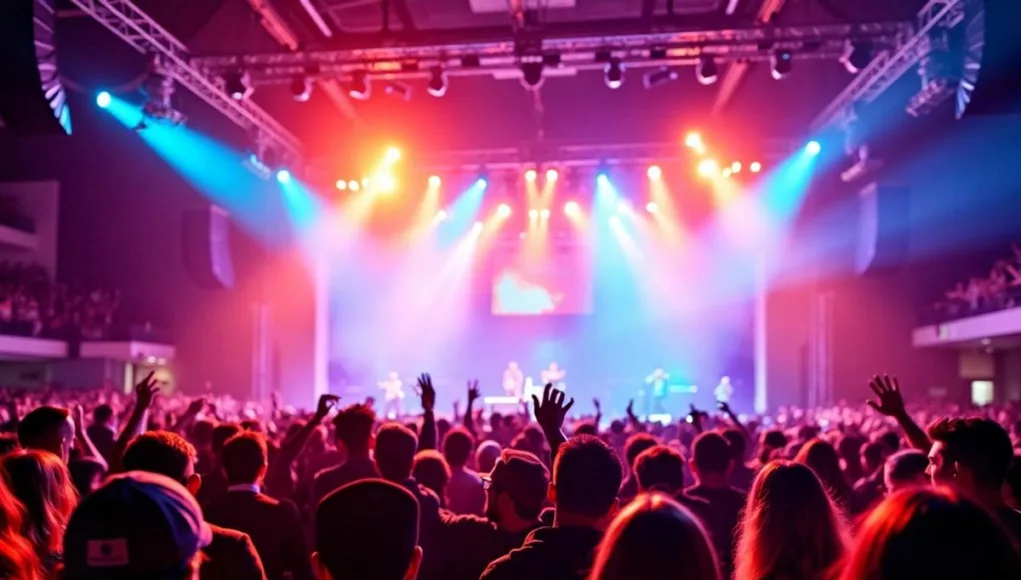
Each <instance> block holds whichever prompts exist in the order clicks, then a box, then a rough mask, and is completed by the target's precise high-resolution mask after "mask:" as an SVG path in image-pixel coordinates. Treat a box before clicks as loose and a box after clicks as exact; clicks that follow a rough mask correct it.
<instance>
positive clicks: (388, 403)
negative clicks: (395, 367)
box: [379, 372, 405, 419]
mask: <svg viewBox="0 0 1021 580" xmlns="http://www.w3.org/2000/svg"><path fill="white" fill-rule="evenodd" d="M379 388H380V389H382V391H383V400H384V401H385V404H384V406H383V416H384V417H386V418H387V419H399V418H400V416H401V415H402V414H404V404H403V403H404V396H405V394H404V383H403V382H402V381H401V379H400V376H399V375H398V374H397V373H396V372H391V373H390V374H389V375H387V377H386V380H385V381H379Z"/></svg>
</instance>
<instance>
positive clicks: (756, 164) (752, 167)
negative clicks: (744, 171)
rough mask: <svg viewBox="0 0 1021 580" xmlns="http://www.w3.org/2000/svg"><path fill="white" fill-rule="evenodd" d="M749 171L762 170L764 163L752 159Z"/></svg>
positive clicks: (756, 171)
mask: <svg viewBox="0 0 1021 580" xmlns="http://www.w3.org/2000/svg"><path fill="white" fill-rule="evenodd" d="M748 169H749V171H751V172H752V173H758V172H760V171H762V164H761V163H759V162H758V161H752V163H751V165H749V166H748Z"/></svg>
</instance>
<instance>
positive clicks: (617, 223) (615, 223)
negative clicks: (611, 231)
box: [610, 215, 620, 228]
mask: <svg viewBox="0 0 1021 580" xmlns="http://www.w3.org/2000/svg"><path fill="white" fill-rule="evenodd" d="M610 225H611V226H613V227H615V228H619V227H620V218H619V217H617V216H615V215H611V216H610Z"/></svg>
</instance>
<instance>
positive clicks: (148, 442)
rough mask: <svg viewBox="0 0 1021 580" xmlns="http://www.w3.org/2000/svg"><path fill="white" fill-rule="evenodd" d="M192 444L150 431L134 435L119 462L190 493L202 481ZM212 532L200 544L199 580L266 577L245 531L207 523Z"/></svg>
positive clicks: (242, 579)
mask: <svg viewBox="0 0 1021 580" xmlns="http://www.w3.org/2000/svg"><path fill="white" fill-rule="evenodd" d="M197 455H198V454H197V453H196V451H195V447H194V446H193V445H192V444H191V443H188V442H187V441H185V440H184V439H183V438H182V437H181V436H179V435H177V434H174V433H170V432H167V431H150V432H148V433H143V434H141V435H139V436H138V437H135V438H134V439H133V440H132V441H131V443H130V444H129V445H128V447H127V449H126V450H125V451H124V458H123V460H122V465H123V467H124V469H126V470H128V471H134V472H145V473H155V474H157V475H162V476H164V477H167V478H170V479H172V480H174V481H175V482H177V483H179V484H181V485H182V486H183V487H184V488H185V489H186V490H187V491H188V493H190V494H191V495H193V496H197V494H198V491H199V490H200V489H201V486H202V485H203V481H202V477H201V476H199V475H198V474H197V473H195V464H196V459H197ZM207 526H208V527H209V530H210V532H211V533H212V536H211V540H210V542H209V543H208V544H207V545H205V546H203V548H202V553H203V554H204V555H205V558H204V559H203V561H202V564H201V567H200V574H199V576H200V579H201V580H227V579H231V580H233V579H235V578H236V579H241V580H265V578H266V574H265V572H264V571H263V567H262V560H260V559H259V554H258V553H257V552H256V549H255V545H254V544H253V543H252V539H251V538H250V537H248V534H245V533H242V532H239V531H237V530H230V529H227V528H222V527H220V526H216V525H213V524H209V523H207Z"/></svg>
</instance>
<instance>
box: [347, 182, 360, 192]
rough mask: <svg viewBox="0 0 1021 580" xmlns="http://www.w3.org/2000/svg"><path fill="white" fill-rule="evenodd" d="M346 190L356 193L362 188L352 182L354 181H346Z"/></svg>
mask: <svg viewBox="0 0 1021 580" xmlns="http://www.w3.org/2000/svg"><path fill="white" fill-rule="evenodd" d="M347 188H348V189H350V190H351V191H358V190H359V189H361V188H362V184H360V183H358V182H357V181H354V180H352V181H348V182H347Z"/></svg>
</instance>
